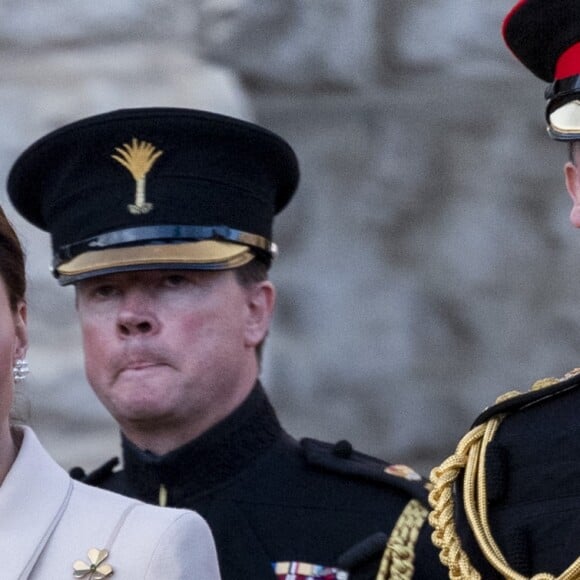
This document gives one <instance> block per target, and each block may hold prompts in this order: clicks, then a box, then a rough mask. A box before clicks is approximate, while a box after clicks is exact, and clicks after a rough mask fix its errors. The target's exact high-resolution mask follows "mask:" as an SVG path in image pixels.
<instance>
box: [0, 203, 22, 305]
mask: <svg viewBox="0 0 580 580" xmlns="http://www.w3.org/2000/svg"><path fill="white" fill-rule="evenodd" d="M24 262H25V258H24V251H23V250H22V246H21V245H20V240H19V239H18V236H17V235H16V232H15V231H14V228H13V227H12V224H11V223H10V222H9V221H8V218H7V217H6V214H5V213H4V210H3V209H2V208H1V207H0V276H1V277H2V279H3V280H4V284H5V285H6V290H7V292H8V299H9V300H10V307H11V308H12V310H13V311H16V308H17V306H18V302H20V301H21V300H24V299H25V295H26V273H25V269H24Z"/></svg>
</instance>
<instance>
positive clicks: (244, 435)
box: [122, 382, 282, 505]
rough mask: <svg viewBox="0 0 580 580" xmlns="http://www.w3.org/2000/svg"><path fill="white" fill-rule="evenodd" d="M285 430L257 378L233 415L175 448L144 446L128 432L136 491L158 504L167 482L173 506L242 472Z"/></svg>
mask: <svg viewBox="0 0 580 580" xmlns="http://www.w3.org/2000/svg"><path fill="white" fill-rule="evenodd" d="M281 433H282V428H281V426H280V423H279V421H278V418H277V417H276V413H275V412H274V409H273V408H272V405H271V404H270V402H269V401H268V398H267V396H266V394H265V392H264V390H263V388H262V386H261V384H260V383H259V382H257V383H256V385H255V386H254V388H253V390H252V392H251V393H250V394H249V395H248V397H247V399H246V400H245V401H244V402H243V403H242V404H241V405H240V407H238V408H237V409H236V410H235V411H234V412H233V413H232V414H231V415H229V416H228V417H226V418H225V419H224V420H223V421H221V422H220V423H218V424H217V425H216V426H215V427H213V428H212V429H210V430H209V431H207V432H206V433H204V434H203V435H201V436H200V437H198V438H197V439H194V440H193V441H190V442H189V443H186V444H185V445H183V446H182V447H179V448H178V449H176V450H174V451H171V452H170V453H167V454H165V455H155V454H153V453H151V452H149V451H143V450H141V449H139V448H138V447H136V446H135V445H134V444H133V443H131V442H130V441H129V440H128V439H126V438H125V437H123V441H122V445H123V459H124V472H125V477H126V478H127V483H128V484H129V486H130V487H131V489H132V491H134V492H135V493H136V495H137V496H138V497H140V498H142V499H144V500H145V501H148V502H151V503H157V501H158V494H159V488H160V486H161V485H164V486H165V487H166V488H167V489H168V492H169V505H182V503H183V501H184V500H187V499H188V498H191V497H193V496H195V495H197V494H199V493H203V492H206V491H210V490H211V489H212V488H214V487H216V486H217V485H219V484H221V483H224V482H226V481H227V480H228V479H231V478H233V477H235V476H236V475H237V474H238V473H240V472H242V471H243V470H244V469H245V468H246V467H247V466H248V465H250V464H251V463H252V462H253V461H254V460H255V459H256V458H257V457H258V456H259V455H261V454H262V453H264V452H265V451H266V450H268V449H269V448H270V447H271V446H272V444H273V443H274V441H275V440H276V439H278V437H279V436H280V434H281Z"/></svg>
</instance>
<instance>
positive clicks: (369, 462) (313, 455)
mask: <svg viewBox="0 0 580 580" xmlns="http://www.w3.org/2000/svg"><path fill="white" fill-rule="evenodd" d="M300 447H301V450H302V453H303V455H304V459H305V460H306V463H307V464H308V465H309V466H310V467H311V468H314V469H318V470H322V471H325V472H329V473H334V474H337V475H341V476H344V477H346V478H349V479H351V480H357V481H360V482H361V483H362V482H372V483H375V484H377V483H378V484H381V485H384V486H386V487H389V488H391V489H396V490H398V491H400V492H402V493H404V494H407V495H408V496H409V498H410V499H417V500H419V501H420V502H421V503H423V504H425V505H427V496H428V493H429V482H428V481H427V480H426V479H425V478H424V477H422V476H421V475H420V474H419V473H417V472H416V471H415V470H414V469H412V468H411V467H409V466H407V465H402V464H393V463H388V462H386V461H383V460H381V459H378V458H376V457H373V456H371V455H366V454H365V453H361V452H360V451H356V450H355V449H354V448H353V446H352V445H351V444H350V443H349V442H348V441H346V440H341V441H338V442H337V443H334V444H333V443H326V442H324V441H318V440H316V439H310V438H305V439H302V440H301V441H300Z"/></svg>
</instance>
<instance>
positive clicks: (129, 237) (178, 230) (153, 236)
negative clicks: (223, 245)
mask: <svg viewBox="0 0 580 580" xmlns="http://www.w3.org/2000/svg"><path fill="white" fill-rule="evenodd" d="M204 240H216V241H225V242H233V243H237V244H242V245H245V246H250V247H252V248H255V249H256V250H260V251H262V252H265V253H267V254H268V255H269V256H270V257H271V258H275V257H276V255H277V254H278V247H277V245H276V244H275V243H274V242H271V241H270V240H268V239H266V238H264V237H262V236H259V235H257V234H250V233H248V232H243V231H241V230H236V229H233V228H230V227H228V226H223V225H220V226H189V225H178V224H177V225H158V226H142V227H138V228H127V229H123V230H117V231H113V232H107V233H104V234H100V235H98V236H93V237H91V238H86V239H84V240H81V241H80V242H74V243H72V244H67V245H63V246H61V247H59V248H58V249H57V250H56V251H55V254H54V260H53V267H54V268H55V269H56V268H58V266H59V265H60V264H62V263H63V262H68V261H69V260H71V259H73V258H74V257H75V256H78V255H80V254H84V253H85V252H90V251H94V250H103V249H105V248H113V247H122V246H134V245H145V244H147V243H151V244H171V243H181V242H186V241H190V242H199V241H204Z"/></svg>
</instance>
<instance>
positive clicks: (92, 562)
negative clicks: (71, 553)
mask: <svg viewBox="0 0 580 580" xmlns="http://www.w3.org/2000/svg"><path fill="white" fill-rule="evenodd" d="M87 555H88V557H89V564H87V563H86V562H83V561H82V560H77V561H76V562H75V563H74V564H73V570H74V573H73V576H74V577H75V578H86V580H103V578H107V576H110V575H111V574H112V573H113V567H112V566H110V565H109V564H103V562H104V561H105V560H106V559H107V558H108V557H109V552H108V551H107V550H97V548H91V549H90V550H89V551H88V554H87Z"/></svg>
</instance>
